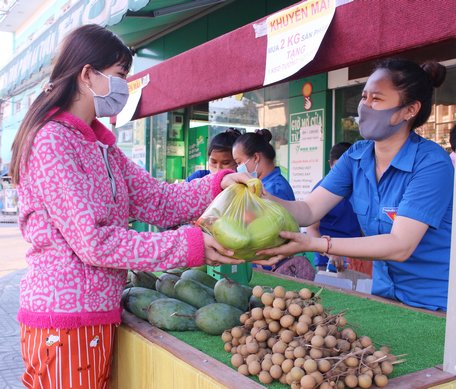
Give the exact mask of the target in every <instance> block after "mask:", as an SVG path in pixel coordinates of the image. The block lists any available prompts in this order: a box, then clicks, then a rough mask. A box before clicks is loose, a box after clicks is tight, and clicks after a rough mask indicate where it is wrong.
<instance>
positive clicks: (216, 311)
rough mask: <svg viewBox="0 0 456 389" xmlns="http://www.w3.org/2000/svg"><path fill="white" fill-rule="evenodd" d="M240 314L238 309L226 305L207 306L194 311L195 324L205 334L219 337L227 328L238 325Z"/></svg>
mask: <svg viewBox="0 0 456 389" xmlns="http://www.w3.org/2000/svg"><path fill="white" fill-rule="evenodd" d="M242 313H243V312H242V311H241V310H240V309H237V308H235V307H233V306H231V305H228V304H223V303H214V304H209V305H206V306H204V307H202V308H200V309H198V310H197V311H196V314H195V323H196V326H197V327H198V329H199V330H201V331H203V332H205V333H206V334H209V335H220V334H222V333H223V331H225V330H227V329H228V328H232V327H235V326H238V325H240V324H241V322H240V320H239V318H240V316H241V315H242Z"/></svg>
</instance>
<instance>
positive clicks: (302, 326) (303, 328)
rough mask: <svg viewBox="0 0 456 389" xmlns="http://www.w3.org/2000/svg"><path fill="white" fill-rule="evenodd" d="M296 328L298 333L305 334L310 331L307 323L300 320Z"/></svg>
mask: <svg viewBox="0 0 456 389" xmlns="http://www.w3.org/2000/svg"><path fill="white" fill-rule="evenodd" d="M295 330H296V333H297V334H298V335H304V334H305V333H306V332H307V331H309V326H308V325H307V323H304V322H302V321H299V322H297V323H296V328H295Z"/></svg>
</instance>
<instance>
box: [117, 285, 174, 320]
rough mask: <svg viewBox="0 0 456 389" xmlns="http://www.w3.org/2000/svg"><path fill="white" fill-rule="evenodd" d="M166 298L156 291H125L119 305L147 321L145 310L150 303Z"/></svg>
mask: <svg viewBox="0 0 456 389" xmlns="http://www.w3.org/2000/svg"><path fill="white" fill-rule="evenodd" d="M162 298H166V296H165V295H164V294H161V293H160V292H157V291H156V290H152V289H147V288H143V287H140V286H139V287H133V288H128V289H125V290H124V291H123V293H122V299H121V305H122V306H123V307H124V308H125V309H126V310H127V311H128V312H131V313H132V314H133V315H135V316H137V317H139V318H141V319H144V320H147V309H148V308H149V305H150V303H151V302H152V301H155V300H158V299H162Z"/></svg>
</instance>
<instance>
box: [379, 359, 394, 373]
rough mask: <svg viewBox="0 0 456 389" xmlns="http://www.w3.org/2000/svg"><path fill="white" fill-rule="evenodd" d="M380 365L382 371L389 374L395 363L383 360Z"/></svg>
mask: <svg viewBox="0 0 456 389" xmlns="http://www.w3.org/2000/svg"><path fill="white" fill-rule="evenodd" d="M380 367H381V369H382V373H383V374H385V375H389V374H391V373H392V372H393V364H392V363H391V362H390V361H383V362H382V363H381V364H380Z"/></svg>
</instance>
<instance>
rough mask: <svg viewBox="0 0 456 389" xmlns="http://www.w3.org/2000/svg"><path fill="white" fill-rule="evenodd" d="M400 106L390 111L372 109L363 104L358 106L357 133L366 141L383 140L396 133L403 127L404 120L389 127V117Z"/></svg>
mask: <svg viewBox="0 0 456 389" xmlns="http://www.w3.org/2000/svg"><path fill="white" fill-rule="evenodd" d="M401 108H403V107H402V106H400V107H394V108H390V109H381V110H378V109H372V108H369V107H368V106H367V105H365V104H362V103H361V104H359V105H358V115H359V133H360V134H361V136H362V137H363V138H364V139H367V140H384V139H386V138H389V137H390V136H391V135H393V134H394V133H396V132H397V131H398V130H399V129H400V128H402V126H403V125H404V122H405V120H401V121H400V122H399V123H398V124H395V125H391V124H390V123H391V117H392V116H393V115H394V114H395V113H396V112H398V111H399V110H400V109H401Z"/></svg>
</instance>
